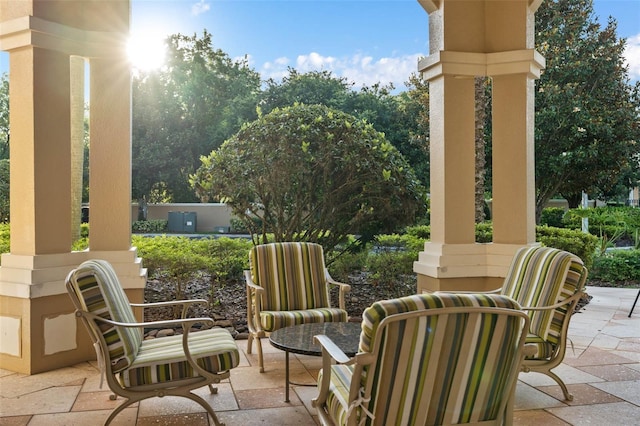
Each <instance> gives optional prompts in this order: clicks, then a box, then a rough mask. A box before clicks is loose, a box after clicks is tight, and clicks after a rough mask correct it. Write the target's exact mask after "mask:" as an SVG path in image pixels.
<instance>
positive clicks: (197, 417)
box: [136, 413, 209, 426]
mask: <svg viewBox="0 0 640 426" xmlns="http://www.w3.org/2000/svg"><path fill="white" fill-rule="evenodd" d="M158 425H171V426H209V418H208V414H207V413H192V414H174V415H168V416H150V417H138V422H137V423H136V426H158Z"/></svg>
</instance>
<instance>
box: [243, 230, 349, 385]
mask: <svg viewBox="0 0 640 426" xmlns="http://www.w3.org/2000/svg"><path fill="white" fill-rule="evenodd" d="M249 265H250V268H249V270H246V271H245V272H244V275H245V280H246V283H247V326H248V328H249V338H248V341H247V353H249V354H250V353H251V346H252V342H253V340H254V339H255V340H256V344H257V346H258V361H259V363H260V372H261V373H262V372H264V360H263V356H262V343H261V342H260V338H261V337H265V336H266V335H267V333H270V332H272V331H275V330H277V329H279V328H283V327H288V326H292V325H297V324H304V323H318V322H340V321H343V322H344V321H347V320H348V316H347V311H346V310H345V301H344V295H345V293H346V292H348V291H349V290H350V289H351V287H350V286H349V285H347V284H343V283H339V282H337V281H335V280H333V279H332V278H331V276H330V275H329V271H328V270H327V268H326V267H325V263H324V253H323V250H322V246H321V245H319V244H315V243H305V242H284V243H271V244H261V245H257V246H255V247H252V248H251V250H250V251H249ZM330 286H338V287H339V299H338V305H339V306H338V307H337V308H333V307H331V301H330V296H329V287H330Z"/></svg>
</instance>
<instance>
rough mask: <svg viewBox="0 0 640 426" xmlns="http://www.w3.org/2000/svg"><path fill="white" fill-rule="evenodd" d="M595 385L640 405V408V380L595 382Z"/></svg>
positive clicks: (639, 408)
mask: <svg viewBox="0 0 640 426" xmlns="http://www.w3.org/2000/svg"><path fill="white" fill-rule="evenodd" d="M593 386H595V387H597V388H598V389H601V390H603V391H605V392H608V393H610V394H612V395H615V396H617V397H618V398H622V399H624V400H625V401H629V402H631V403H633V404H636V405H638V406H639V407H638V410H640V380H629V381H624V382H622V381H621V382H605V383H594V384H593ZM638 414H640V411H639V412H638ZM637 420H640V416H639V417H637Z"/></svg>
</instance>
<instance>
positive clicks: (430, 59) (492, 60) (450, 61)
mask: <svg viewBox="0 0 640 426" xmlns="http://www.w3.org/2000/svg"><path fill="white" fill-rule="evenodd" d="M544 67H545V59H544V58H543V57H542V55H541V54H540V53H538V52H537V51H536V50H534V49H523V50H512V51H508V52H495V53H476V52H453V51H446V50H441V51H439V52H436V53H433V54H431V55H429V56H427V57H425V58H422V59H420V61H419V62H418V71H419V72H420V73H421V74H422V78H424V79H425V80H433V79H434V78H436V77H439V76H441V75H453V76H457V77H476V76H494V75H503V74H527V75H529V76H530V77H531V78H539V77H540V71H541V70H542V69H544Z"/></svg>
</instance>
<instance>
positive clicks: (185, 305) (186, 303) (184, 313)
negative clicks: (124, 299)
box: [129, 299, 209, 319]
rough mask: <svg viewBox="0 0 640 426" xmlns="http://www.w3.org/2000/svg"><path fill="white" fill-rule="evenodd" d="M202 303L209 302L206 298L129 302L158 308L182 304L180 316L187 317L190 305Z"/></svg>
mask: <svg viewBox="0 0 640 426" xmlns="http://www.w3.org/2000/svg"><path fill="white" fill-rule="evenodd" d="M200 303H205V304H206V303H209V302H207V301H206V300H205V299H184V300H169V301H166V302H151V303H129V305H130V306H131V307H133V308H143V309H144V308H158V307H163V306H176V305H182V315H181V317H180V318H183V319H184V318H186V317H187V311H188V310H189V307H191V306H192V305H197V304H200Z"/></svg>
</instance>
